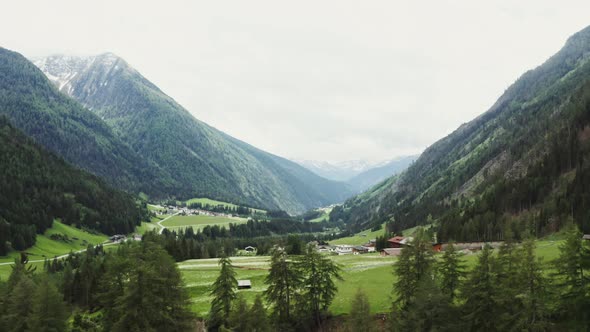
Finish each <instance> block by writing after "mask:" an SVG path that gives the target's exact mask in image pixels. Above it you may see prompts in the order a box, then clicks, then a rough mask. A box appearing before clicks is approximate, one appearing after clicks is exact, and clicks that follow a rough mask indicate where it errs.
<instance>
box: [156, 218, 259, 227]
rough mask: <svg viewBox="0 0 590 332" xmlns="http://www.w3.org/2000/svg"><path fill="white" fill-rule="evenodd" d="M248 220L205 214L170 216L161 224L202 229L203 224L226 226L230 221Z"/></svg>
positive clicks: (240, 222) (237, 222)
mask: <svg viewBox="0 0 590 332" xmlns="http://www.w3.org/2000/svg"><path fill="white" fill-rule="evenodd" d="M247 221H248V220H247V219H245V218H238V217H216V216H206V215H196V216H180V215H177V216H173V217H172V218H170V219H168V220H166V221H164V222H163V223H162V226H164V227H166V228H170V229H178V228H186V227H189V226H191V227H193V229H194V230H195V231H196V230H197V229H200V228H201V229H202V228H204V227H205V226H214V225H217V226H228V225H229V224H230V223H233V224H244V223H246V222H247Z"/></svg>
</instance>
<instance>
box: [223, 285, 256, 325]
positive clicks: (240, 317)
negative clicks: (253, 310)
mask: <svg viewBox="0 0 590 332" xmlns="http://www.w3.org/2000/svg"><path fill="white" fill-rule="evenodd" d="M227 323H228V326H230V327H231V329H232V331H234V332H249V331H251V330H252V327H253V326H254V325H255V324H256V321H254V320H252V321H250V313H249V312H248V303H247V302H246V299H245V298H244V296H243V295H242V294H239V295H238V296H237V297H236V299H235V301H233V305H232V309H231V311H230V313H229V318H228V320H227Z"/></svg>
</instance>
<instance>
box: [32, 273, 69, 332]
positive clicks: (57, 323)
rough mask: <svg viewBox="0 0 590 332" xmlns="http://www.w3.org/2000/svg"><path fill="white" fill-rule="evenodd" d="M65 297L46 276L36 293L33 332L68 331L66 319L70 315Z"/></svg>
mask: <svg viewBox="0 0 590 332" xmlns="http://www.w3.org/2000/svg"><path fill="white" fill-rule="evenodd" d="M62 298H63V295H62V294H60V293H59V292H58V291H57V288H56V287H55V286H54V285H53V283H51V282H50V281H49V278H48V276H47V275H45V276H44V277H43V278H42V279H41V282H40V283H39V285H38V286H37V290H36V292H35V295H34V298H33V308H32V313H31V319H30V320H31V327H32V331H39V332H59V331H66V319H67V318H68V316H69V314H68V312H67V308H66V305H65V303H64V302H63V300H62Z"/></svg>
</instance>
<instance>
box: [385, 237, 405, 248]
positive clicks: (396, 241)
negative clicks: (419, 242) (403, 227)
mask: <svg viewBox="0 0 590 332" xmlns="http://www.w3.org/2000/svg"><path fill="white" fill-rule="evenodd" d="M404 240H405V238H404V237H403V236H394V237H392V238H391V239H389V240H387V243H389V248H401V247H404V246H405V245H406V241H404Z"/></svg>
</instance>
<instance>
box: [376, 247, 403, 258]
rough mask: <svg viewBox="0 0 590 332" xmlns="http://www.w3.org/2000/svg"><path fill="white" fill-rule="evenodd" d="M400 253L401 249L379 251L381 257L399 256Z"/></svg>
mask: <svg viewBox="0 0 590 332" xmlns="http://www.w3.org/2000/svg"><path fill="white" fill-rule="evenodd" d="M401 253H402V248H385V249H383V250H381V256H399V255H400V254H401Z"/></svg>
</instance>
